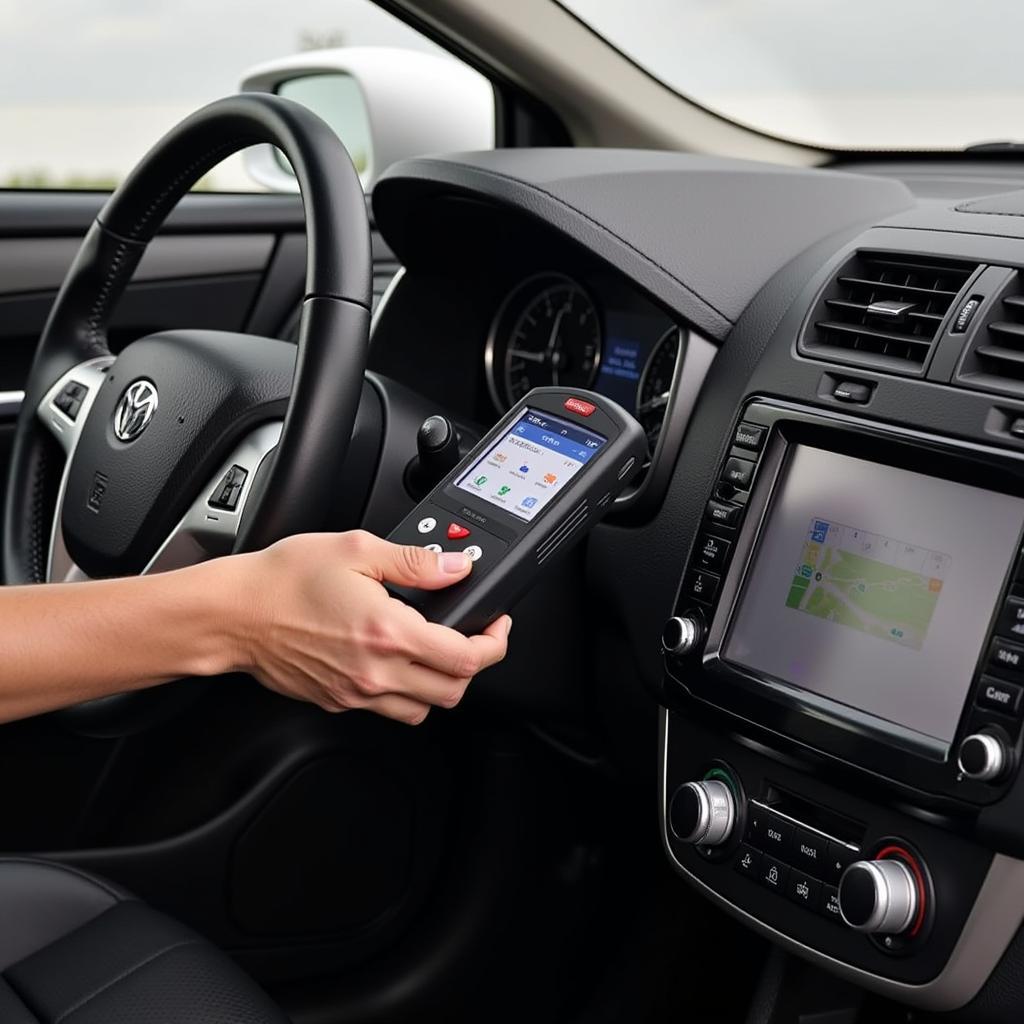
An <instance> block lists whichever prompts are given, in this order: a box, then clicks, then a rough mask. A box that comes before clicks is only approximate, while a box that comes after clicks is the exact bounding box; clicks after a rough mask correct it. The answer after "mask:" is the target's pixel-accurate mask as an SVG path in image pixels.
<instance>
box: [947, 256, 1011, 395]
mask: <svg viewBox="0 0 1024 1024" xmlns="http://www.w3.org/2000/svg"><path fill="white" fill-rule="evenodd" d="M984 276H987V277H988V278H989V279H990V280H993V281H997V282H999V291H998V292H996V294H995V295H993V296H992V301H991V302H989V303H988V304H987V305H985V306H983V307H982V310H981V317H976V318H975V319H980V320H981V322H980V323H979V324H978V326H977V327H976V328H975V329H974V331H973V332H972V334H971V336H970V337H969V339H968V342H967V348H966V350H965V352H964V354H963V357H962V359H961V361H960V366H959V368H958V370H957V373H956V377H955V380H956V381H957V382H958V383H960V384H964V385H966V386H967V387H971V388H978V389H980V390H982V391H993V392H1002V393H1004V394H1010V395H1016V396H1018V397H1020V396H1021V395H1024V277H1022V276H1021V272H1020V271H1018V270H1014V271H1010V270H1008V269H1005V268H1002V267H989V268H988V270H986V271H985V275H984Z"/></svg>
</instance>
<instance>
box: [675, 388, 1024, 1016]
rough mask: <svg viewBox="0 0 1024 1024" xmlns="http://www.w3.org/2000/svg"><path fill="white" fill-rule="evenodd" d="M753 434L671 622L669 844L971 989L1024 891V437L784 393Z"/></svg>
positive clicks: (797, 920)
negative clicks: (1023, 449) (986, 436)
mask: <svg viewBox="0 0 1024 1024" xmlns="http://www.w3.org/2000/svg"><path fill="white" fill-rule="evenodd" d="M730 436H731V439H732V443H731V445H730V446H729V448H728V450H727V452H726V453H725V456H724V458H723V459H722V462H721V464H720V467H719V472H718V477H717V482H716V484H715V486H714V489H713V491H712V493H709V494H708V495H707V504H706V507H705V511H704V519H703V524H702V528H701V530H700V531H699V533H698V534H697V536H696V539H695V542H694V543H693V545H692V548H691V551H690V555H689V560H688V563H687V565H686V567H685V570H684V572H683V573H682V579H681V583H680V588H679V595H678V599H677V604H676V608H675V609H674V614H673V615H672V617H671V618H670V619H669V620H668V622H667V624H666V626H665V630H664V634H663V638H662V642H663V648H664V651H665V672H666V678H665V688H664V695H663V704H665V705H666V707H665V709H664V710H663V719H662V734H661V743H662V757H663V779H662V783H663V792H662V808H663V839H664V842H665V846H666V849H667V850H668V852H669V855H670V857H671V859H672V861H673V863H674V864H675V866H676V867H677V869H678V870H679V871H680V872H682V873H683V874H685V875H686V876H687V877H688V878H690V880H691V881H692V882H694V884H696V885H698V886H699V887H700V888H701V889H702V890H703V891H705V892H706V893H707V894H708V895H709V896H711V897H712V898H713V899H715V900H717V901H718V902H719V903H720V904H721V905H723V906H724V907H726V908H727V909H729V910H730V911H732V912H733V913H735V914H737V915H739V916H741V917H742V918H743V919H744V920H745V921H747V922H748V923H750V924H752V925H753V926H755V927H757V928H759V929H761V930H762V931H764V932H765V933H766V934H769V935H770V936H771V937H772V938H773V939H775V940H776V941H779V942H782V943H783V944H785V945H789V946H791V947H792V948H794V949H798V950H799V951H800V952H801V953H803V954H804V955H805V956H808V957H810V958H811V959H816V960H818V961H820V962H822V963H823V964H826V965H827V966H829V967H830V968H832V969H833V970H839V971H842V972H844V973H846V974H847V975H848V976H849V977H851V978H853V979H854V980H855V981H856V982H858V983H859V984H862V985H864V986H866V987H869V988H873V989H876V990H878V991H881V992H883V993H885V994H888V995H891V996H894V997H896V998H900V999H902V1000H904V1001H908V1002H912V1003H915V1004H917V1005H919V1006H923V1007H927V1008H931V1009H950V1008H953V1007H956V1006H959V1005H962V1004H963V1003H965V1002H966V1001H968V1000H969V999H971V998H972V997H973V996H974V994H975V993H976V992H977V991H978V990H979V989H980V987H981V986H982V985H983V984H984V982H985V980H986V979H987V978H988V977H989V974H990V973H991V971H992V970H993V968H994V967H995V965H996V963H997V962H998V960H999V958H1000V957H1001V956H1002V955H1003V953H1004V952H1005V950H1006V948H1007V946H1008V945H1009V943H1010V942H1011V941H1012V939H1013V937H1014V935H1015V933H1016V931H1017V928H1018V926H1019V924H1020V921H1021V914H1022V912H1024V906H1022V903H1024V862H1022V861H1021V860H1019V859H1017V858H1018V857H1021V856H1024V817H1022V815H1021V813H1020V806H1021V801H1022V799H1024V797H1022V795H1021V794H1020V792H1019V790H1018V788H1017V777H1018V769H1019V765H1020V762H1021V756H1022V740H1021V716H1022V713H1024V563H1022V560H1021V546H1022V540H1024V537H1022V533H1024V497H1021V495H1024V457H1022V456H1021V455H1018V454H1017V453H1015V452H1012V451H1007V450H1006V449H1004V448H996V447H986V446H985V445H982V444H978V443H973V442H967V441H957V440H954V439H950V438H948V437H945V436H940V435H937V434H927V433H924V432H920V431H915V430H910V429H904V428H900V427H897V426H895V425H892V424H891V423H880V422H879V423H876V422H872V421H871V420H870V418H868V417H864V416H850V415H847V414H845V413H843V412H842V411H839V410H829V409H821V408H811V407H806V406H801V405H799V404H795V403H789V402H786V401H781V400H772V399H754V400H752V401H749V402H747V403H746V404H745V405H744V407H743V408H742V410H741V411H740V413H739V414H738V415H737V417H736V419H735V421H734V423H733V427H732V433H731V435H730ZM709 725H710V727H709Z"/></svg>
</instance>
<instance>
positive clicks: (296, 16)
mask: <svg viewBox="0 0 1024 1024" xmlns="http://www.w3.org/2000/svg"><path fill="white" fill-rule="evenodd" d="M4 7H5V17H4V19H3V21H4V26H3V30H2V31H0V138H2V139H3V144H2V145H0V188H5V189H110V188H113V187H114V186H116V185H117V183H118V182H119V181H120V180H121V179H122V178H123V177H124V175H125V174H126V173H127V172H128V171H129V170H130V169H131V168H132V167H133V166H134V164H135V163H136V161H137V160H138V159H139V158H140V157H141V156H142V154H143V153H145V151H146V150H147V149H148V148H149V147H150V146H151V145H152V144H153V143H154V142H156V140H157V139H158V138H159V137H160V136H161V135H162V134H163V133H164V132H165V131H166V130H167V129H168V128H170V127H171V126H172V125H174V124H175V123H176V122H177V121H178V120H180V119H181V118H182V117H184V116H185V115H186V114H188V113H190V112H191V111H192V110H194V109H196V108H197V107H200V106H202V105H203V104H204V103H207V102H209V101H211V100H214V99H217V98H219V97H221V96H225V95H228V94H230V93H234V92H238V91H239V90H240V89H241V88H243V87H244V88H246V89H255V90H262V91H270V92H277V93H280V94H281V95H284V96H288V97H290V98H292V99H294V100H296V101H298V102H300V103H305V104H306V105H308V106H310V107H311V108H312V109H314V110H316V112H317V113H318V114H320V115H321V116H322V117H323V118H324V119H325V120H326V121H327V122H328V123H329V124H331V126H332V127H334V128H335V130H336V131H337V132H338V133H339V135H341V137H342V139H343V140H344V141H345V143H346V145H347V146H348V148H349V151H350V153H351V155H352V157H353V160H354V161H355V163H356V166H357V168H358V170H359V171H360V174H361V176H362V177H363V180H364V184H366V185H367V187H369V185H370V184H372V180H373V179H374V178H375V177H376V176H377V175H379V174H380V173H381V172H382V171H383V170H384V168H385V167H386V165H387V164H388V163H390V162H392V161H393V160H394V159H398V158H400V157H404V156H412V155H415V154H416V153H418V152H427V151H438V150H443V149H455V148H484V147H488V146H492V145H493V142H494V107H493V93H492V91H491V89H490V86H489V84H488V83H487V81H486V79H484V78H483V77H482V76H480V75H477V74H476V72H474V71H472V70H471V69H469V68H468V67H467V66H466V65H465V64H463V63H461V62H460V61H458V60H456V59H455V58H454V57H452V56H450V55H449V54H447V53H446V52H445V51H443V50H441V49H440V48H439V47H437V46H435V45H434V44H433V43H431V42H430V41H429V40H427V39H426V38H424V37H423V36H421V35H420V34H419V33H417V32H416V31H414V30H413V29H411V28H409V27H408V26H407V25H405V24H403V23H402V22H400V21H399V20H397V19H396V18H394V17H393V16H391V15H389V14H387V13H386V12H384V11H382V10H381V9H380V8H378V7H377V6H376V5H375V4H373V3H372V2H371V0H288V2H287V3H281V2H280V0H218V2H216V3H209V2H208V0H176V2H175V3H160V4H152V3H140V2H137V0H91V2H90V3H88V4H68V3H67V2H66V0H33V2H32V3H29V2H28V0H11V2H10V4H5V5H4ZM395 68H402V69H404V70H403V76H404V79H405V80H404V81H403V82H402V88H398V89H396V88H395V87H394V82H395V75H394V69H395ZM389 81H390V82H391V83H392V84H391V87H390V88H389V87H387V83H388V82H389ZM403 92H405V96H404V97H403ZM406 100H407V101H408V107H409V113H408V114H404V113H402V109H403V107H404V106H405V104H406ZM428 101H429V102H430V104H431V111H432V116H431V117H429V118H427V119H426V121H427V124H426V125H425V124H424V117H423V106H424V103H425V102H428ZM399 114H401V116H399ZM467 124H468V125H469V127H470V128H471V130H470V131H469V132H468V133H467V131H466V127H467ZM461 142H469V143H470V146H469V147H467V146H466V145H462V144H460V143H461ZM264 149H265V150H266V152H261V150H264ZM196 187H197V188H199V189H201V190H207V191H221V192H239V191H244V192H248V191H264V190H286V191H291V190H294V188H295V182H294V177H293V176H292V175H291V172H290V169H289V168H288V167H287V165H286V164H284V163H283V162H282V161H281V159H280V158H279V156H278V155H277V154H276V153H275V152H274V151H273V150H271V149H270V148H269V147H255V148H254V149H252V150H249V151H246V152H245V153H244V154H236V155H235V156H233V157H231V158H229V159H227V160H225V161H224V162H223V163H222V164H220V165H219V166H218V167H216V168H214V169H213V170H212V171H211V172H210V173H209V174H208V175H206V176H205V177H204V178H203V179H202V180H201V181H200V182H199V183H198V184H197V186H196Z"/></svg>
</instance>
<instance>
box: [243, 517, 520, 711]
mask: <svg viewBox="0 0 1024 1024" xmlns="http://www.w3.org/2000/svg"><path fill="white" fill-rule="evenodd" d="M239 562H244V563H245V565H244V571H245V573H246V574H247V580H246V581H244V582H245V584H246V586H247V587H248V591H247V592H248V593H249V594H250V595H251V598H252V603H251V605H250V606H248V612H247V622H246V625H245V626H244V628H243V630H242V637H241V638H240V644H239V646H240V649H241V651H242V655H241V660H242V662H243V664H242V666H241V667H242V668H243V669H244V670H245V671H247V672H249V673H251V674H252V675H253V676H255V677H256V678H257V679H258V680H259V681H260V682H261V683H263V685H264V686H267V687H268V688H269V689H271V690H275V691H276V692H278V693H282V694H285V695H286V696H289V697H295V698H297V699H299V700H306V701H310V702H312V703H314V704H318V705H319V706H320V707H322V708H324V709H326V710H328V711H348V710H352V709H356V708H361V709H365V710H367V711H373V712H376V713H377V714H380V715H385V716H387V717H388V718H394V719H397V720H399V721H402V722H407V723H409V724H410V725H418V724H419V723H420V722H422V721H423V719H425V718H426V717H427V714H428V712H429V711H430V708H431V706H437V707H445V708H452V707H455V705H456V704H458V703H459V701H460V700H461V699H462V696H463V694H464V693H465V692H466V687H467V686H468V685H469V682H470V680H471V679H472V677H473V676H474V675H476V674H477V673H478V672H479V671H481V670H482V669H485V668H487V667H488V666H490V665H494V664H495V663H496V662H499V661H501V660H502V658H504V657H505V652H506V642H507V638H508V633H509V630H510V629H511V628H512V620H511V618H509V616H507V615H503V616H502V617H501V618H499V619H497V620H496V621H495V622H493V623H491V625H490V626H488V627H487V629H486V630H484V632H483V633H482V634H480V635H478V636H471V637H465V636H463V635H462V634H461V633H458V632H456V631H455V630H453V629H449V628H447V627H446V626H439V625H437V624H436V623H431V622H428V621H427V620H426V619H425V618H424V617H423V616H422V615H421V614H420V613H419V612H418V611H416V610H415V609H414V608H411V607H409V606H408V605H407V604H404V603H403V602H402V601H399V600H398V599H397V598H394V597H392V596H391V595H390V594H389V593H388V592H387V591H386V590H385V589H384V587H383V586H382V581H384V580H387V581H388V582H391V583H396V584H398V585H400V586H407V587H418V588H421V589H424V590H436V589H439V588H441V587H448V586H451V585H452V584H454V583H458V582H459V581H460V580H462V579H464V578H465V577H466V576H467V575H468V574H469V572H470V571H471V569H472V562H471V561H470V560H469V558H468V557H467V556H465V555H463V554H462V553H461V552H445V553H443V554H435V553H433V552H431V551H427V550H426V548H420V547H415V546H406V545H399V544H391V543H390V542H388V541H385V540H381V539H380V538H379V537H375V536H373V535H372V534H370V533H366V532H364V531H362V530H357V531H353V532H350V533H342V534H326V533H324V534H304V535H300V536H296V537H289V538H287V539H285V540H283V541H280V542H279V543H277V544H274V545H273V546H272V547H269V548H267V549H266V550H265V551H260V552H255V553H254V554H251V555H244V556H242V558H241V559H239Z"/></svg>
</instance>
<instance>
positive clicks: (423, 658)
mask: <svg viewBox="0 0 1024 1024" xmlns="http://www.w3.org/2000/svg"><path fill="white" fill-rule="evenodd" d="M404 607H405V608H408V607H409V606H408V605H405V606H404ZM409 611H410V612H413V613H414V614H412V615H409V616H408V617H407V619H406V621H403V622H402V626H401V630H402V639H403V644H402V646H403V649H404V650H405V651H406V653H407V655H408V658H409V660H410V661H414V662H415V663H416V664H419V665H425V666H426V667H427V668H432V669H436V670H437V671H438V672H443V673H445V675H449V676H455V677H457V678H468V677H470V676H474V675H476V673H477V672H479V671H480V669H481V668H482V667H483V665H482V664H481V661H480V652H479V651H478V650H477V648H476V645H475V644H474V643H473V642H472V640H471V639H470V638H469V637H467V636H463V635H462V634H461V633H459V632H457V631H456V630H454V629H449V628H448V627H447V626H440V625H438V624H437V623H436V622H428V621H427V620H426V619H425V618H423V616H422V615H420V614H419V612H416V611H415V609H412V608H409Z"/></svg>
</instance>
